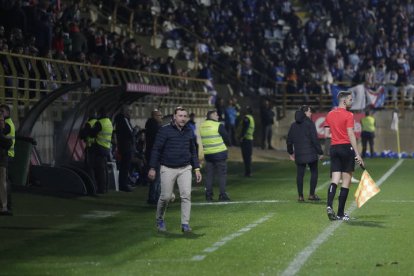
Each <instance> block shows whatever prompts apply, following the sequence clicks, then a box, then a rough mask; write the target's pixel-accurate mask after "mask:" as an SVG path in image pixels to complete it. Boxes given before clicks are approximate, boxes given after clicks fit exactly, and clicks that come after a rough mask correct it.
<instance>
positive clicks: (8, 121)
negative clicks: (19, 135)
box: [4, 118, 16, 157]
mask: <svg viewBox="0 0 414 276" xmlns="http://www.w3.org/2000/svg"><path fill="white" fill-rule="evenodd" d="M4 122H5V123H6V124H8V125H9V127H10V132H9V133H6V137H8V138H10V139H12V141H13V142H12V145H11V147H10V149H9V150H8V152H7V154H8V156H9V157H14V144H15V143H16V127H15V126H14V123H13V121H12V119H11V118H7V119H6V120H4Z"/></svg>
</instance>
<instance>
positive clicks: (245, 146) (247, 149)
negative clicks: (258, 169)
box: [241, 139, 253, 176]
mask: <svg viewBox="0 0 414 276" xmlns="http://www.w3.org/2000/svg"><path fill="white" fill-rule="evenodd" d="M241 152H242V157H243V162H244V175H245V176H250V175H251V174H252V169H251V168H252V154H253V140H246V139H243V141H242V143H241Z"/></svg>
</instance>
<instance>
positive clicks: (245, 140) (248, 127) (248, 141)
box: [239, 106, 255, 177]
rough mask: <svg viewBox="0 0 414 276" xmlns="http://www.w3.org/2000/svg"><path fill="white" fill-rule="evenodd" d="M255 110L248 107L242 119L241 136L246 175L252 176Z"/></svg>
mask: <svg viewBox="0 0 414 276" xmlns="http://www.w3.org/2000/svg"><path fill="white" fill-rule="evenodd" d="M252 114H253V110H252V108H251V107H249V106H248V107H246V115H245V116H244V118H243V121H242V124H243V125H242V131H241V134H240V136H239V139H240V141H241V152H242V157H243V162H244V176H246V177H250V176H251V175H252V174H251V166H252V154H253V138H254V127H255V123H254V118H253V116H252Z"/></svg>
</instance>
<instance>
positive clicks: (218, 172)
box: [199, 110, 230, 202]
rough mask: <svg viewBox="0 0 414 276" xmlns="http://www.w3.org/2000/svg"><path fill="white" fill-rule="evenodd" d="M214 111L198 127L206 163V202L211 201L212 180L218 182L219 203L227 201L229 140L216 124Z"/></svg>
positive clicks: (216, 119)
mask: <svg viewBox="0 0 414 276" xmlns="http://www.w3.org/2000/svg"><path fill="white" fill-rule="evenodd" d="M218 119H219V116H218V114H217V111H216V110H211V111H209V112H207V119H206V120H205V121H204V122H203V123H201V125H200V128H199V129H200V136H201V143H202V145H203V152H204V159H205V161H206V166H205V169H206V177H205V185H206V200H207V201H209V202H210V201H213V178H214V176H216V179H217V180H218V182H219V187H220V194H219V198H218V199H219V200H220V201H229V200H230V198H229V196H228V195H227V193H226V182H227V162H226V160H227V157H228V153H227V146H226V145H228V144H230V140H229V137H228V134H227V131H226V129H225V127H224V125H223V124H222V123H219V122H218Z"/></svg>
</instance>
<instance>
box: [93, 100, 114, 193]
mask: <svg viewBox="0 0 414 276" xmlns="http://www.w3.org/2000/svg"><path fill="white" fill-rule="evenodd" d="M113 130H114V128H113V126H112V122H111V120H110V119H109V117H108V116H107V115H106V111H105V109H104V108H103V107H101V108H100V109H99V112H98V120H97V121H96V123H95V124H94V126H93V129H92V131H91V134H92V137H95V143H94V144H93V145H92V151H93V155H94V160H93V169H94V172H95V180H96V184H97V186H98V187H97V188H98V193H105V192H106V191H107V189H108V184H107V179H108V176H107V174H108V169H107V166H106V163H107V161H108V159H109V157H110V151H111V145H112V132H113Z"/></svg>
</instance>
